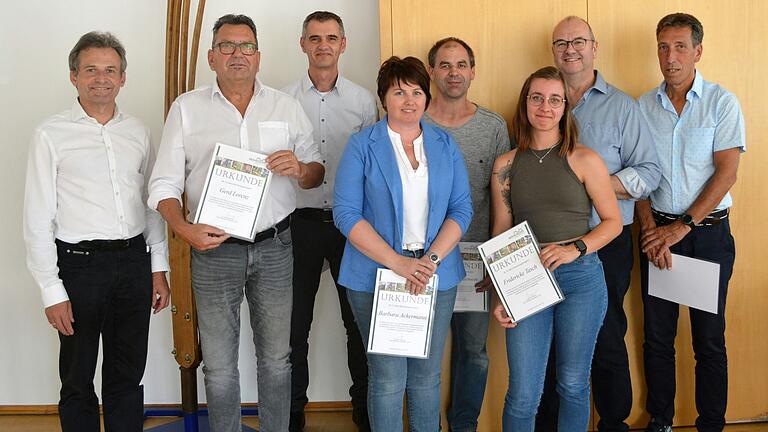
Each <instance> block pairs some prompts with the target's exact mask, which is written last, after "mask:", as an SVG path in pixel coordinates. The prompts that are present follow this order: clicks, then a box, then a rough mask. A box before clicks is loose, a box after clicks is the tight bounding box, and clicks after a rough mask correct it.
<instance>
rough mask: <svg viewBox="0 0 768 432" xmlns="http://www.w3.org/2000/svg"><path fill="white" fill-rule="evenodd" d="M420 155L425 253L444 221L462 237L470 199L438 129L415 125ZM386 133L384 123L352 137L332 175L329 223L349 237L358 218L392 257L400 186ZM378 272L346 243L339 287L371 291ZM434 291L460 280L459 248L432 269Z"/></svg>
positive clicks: (453, 150)
mask: <svg viewBox="0 0 768 432" xmlns="http://www.w3.org/2000/svg"><path fill="white" fill-rule="evenodd" d="M421 129H422V133H423V139H424V152H425V154H426V157H427V163H428V165H429V183H428V188H427V193H428V199H429V214H428V220H427V233H426V244H425V245H424V247H425V249H429V247H430V245H431V244H432V242H433V241H434V240H435V237H436V236H437V233H438V231H439V230H440V227H441V226H442V224H443V222H444V221H445V220H446V219H452V220H454V221H455V222H456V223H457V224H458V225H459V227H460V228H461V232H462V234H463V233H464V232H466V230H467V227H468V226H469V223H470V221H471V220H472V199H471V197H470V189H469V179H468V177H467V168H466V166H465V165H464V157H463V156H462V153H461V150H460V149H459V147H458V146H457V145H456V142H455V141H454V140H453V138H452V137H451V136H450V135H449V134H448V133H447V132H445V131H444V130H442V129H439V128H437V127H434V126H431V125H429V124H426V123H425V122H424V121H423V120H422V121H421ZM395 157H396V155H395V151H394V149H393V148H392V143H391V141H390V139H389V134H388V132H387V118H386V117H384V119H382V120H380V121H379V122H377V123H376V124H374V125H372V126H369V127H367V128H365V129H363V130H362V131H360V132H358V133H356V134H354V135H352V136H351V137H350V138H349V143H347V147H346V149H345V150H344V154H343V155H342V157H341V161H340V162H339V167H338V170H337V171H336V187H335V189H334V193H333V201H334V205H333V219H334V222H335V224H336V226H337V227H338V228H339V230H340V231H341V232H342V234H344V236H346V237H349V232H350V231H351V230H352V227H354V226H355V224H357V223H358V222H359V221H360V220H361V219H365V220H366V221H368V223H370V224H371V226H373V229H374V230H375V231H376V232H377V233H378V234H379V235H380V236H381V238H383V239H384V241H385V242H387V244H389V246H390V247H391V248H392V249H394V250H395V251H396V252H398V253H399V252H400V251H401V250H402V237H403V234H402V230H403V185H402V182H401V181H400V171H399V170H398V167H397V160H396V159H395ZM380 267H383V266H382V265H381V264H379V263H377V262H375V261H373V260H372V259H370V258H368V257H367V256H365V255H364V254H363V253H362V252H360V251H359V250H357V248H355V247H354V246H353V245H352V243H351V242H347V245H346V247H345V249H344V257H343V258H342V260H341V270H340V274H339V284H341V285H343V286H345V287H347V288H349V289H352V290H355V291H367V292H373V289H374V284H375V281H376V269H378V268H380ZM437 275H438V277H439V280H438V290H441V291H442V290H447V289H450V288H453V287H454V286H456V285H457V284H458V283H459V282H460V281H461V280H462V279H463V278H464V276H465V272H464V263H463V261H462V259H461V254H460V253H459V248H458V247H456V248H454V249H453V250H452V251H451V252H450V253H449V254H448V256H446V257H443V260H442V262H441V263H440V266H439V267H438V268H437Z"/></svg>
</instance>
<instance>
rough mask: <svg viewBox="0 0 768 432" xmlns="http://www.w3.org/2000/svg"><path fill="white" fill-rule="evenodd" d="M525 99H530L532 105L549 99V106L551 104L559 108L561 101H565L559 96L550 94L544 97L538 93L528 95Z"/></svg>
mask: <svg viewBox="0 0 768 432" xmlns="http://www.w3.org/2000/svg"><path fill="white" fill-rule="evenodd" d="M527 99H528V100H529V101H531V105H533V106H541V105H542V104H543V103H544V101H545V100H546V101H549V106H551V107H552V108H560V105H562V104H563V102H565V99H563V98H561V97H560V96H557V95H552V96H550V97H548V98H546V97H544V95H540V94H538V93H534V94H532V95H528V96H527Z"/></svg>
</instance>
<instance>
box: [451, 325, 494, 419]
mask: <svg viewBox="0 0 768 432" xmlns="http://www.w3.org/2000/svg"><path fill="white" fill-rule="evenodd" d="M489 318H490V315H489V314H488V313H487V312H460V313H455V314H453V318H452V319H451V334H452V335H453V343H452V346H451V404H450V406H449V407H448V412H447V415H448V424H449V425H450V427H451V431H452V432H463V431H475V430H477V417H478V416H479V415H480V408H482V406H483V397H484V396H485V383H486V381H487V380H488V353H487V352H486V348H485V340H486V339H487V338H488V320H489Z"/></svg>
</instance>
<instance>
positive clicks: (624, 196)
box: [611, 175, 632, 200]
mask: <svg viewBox="0 0 768 432" xmlns="http://www.w3.org/2000/svg"><path fill="white" fill-rule="evenodd" d="M611 187H612V188H613V193H615V194H616V199H620V200H628V199H632V195H630V194H629V192H627V189H626V188H625V187H624V184H623V183H622V182H621V180H619V178H618V177H616V176H615V175H612V176H611Z"/></svg>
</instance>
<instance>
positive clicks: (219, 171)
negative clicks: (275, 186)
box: [195, 143, 272, 240]
mask: <svg viewBox="0 0 768 432" xmlns="http://www.w3.org/2000/svg"><path fill="white" fill-rule="evenodd" d="M266 157H267V156H266V155H262V154H260V153H256V152H252V151H248V150H243V149H240V148H237V147H232V146H228V145H225V144H221V143H217V144H216V147H215V148H214V150H213V158H212V159H211V164H210V166H209V168H208V175H207V176H206V179H205V184H204V185H203V192H202V194H201V196H200V204H199V205H198V208H197V214H196V215H195V223H203V224H208V225H212V226H215V227H217V228H220V229H222V230H224V231H226V233H227V234H229V235H231V236H232V237H237V238H240V239H243V240H253V238H254V236H255V235H256V219H257V217H258V214H259V210H260V209H261V208H262V207H263V206H264V202H265V198H266V196H267V192H268V190H269V183H270V181H271V179H272V172H271V171H270V170H268V169H267V162H266Z"/></svg>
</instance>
